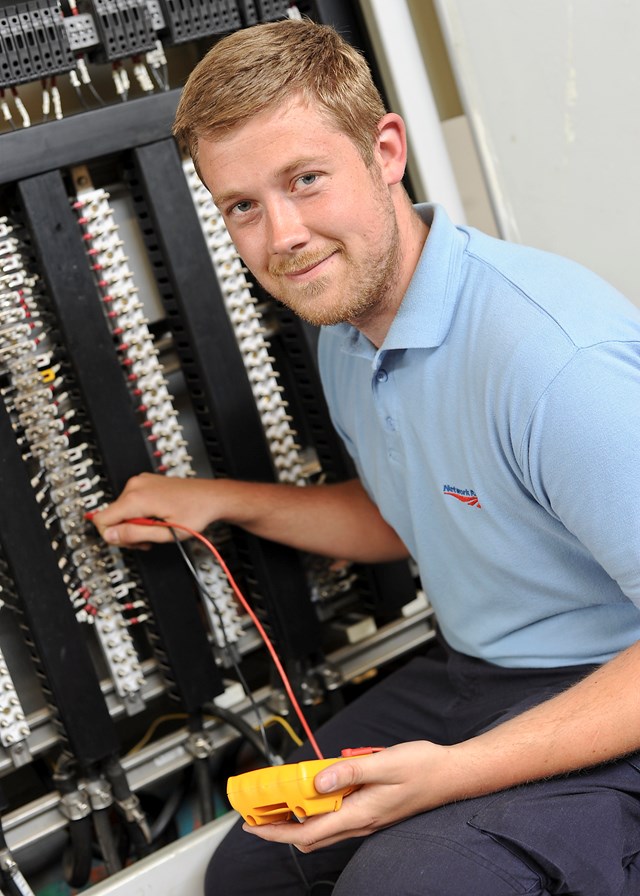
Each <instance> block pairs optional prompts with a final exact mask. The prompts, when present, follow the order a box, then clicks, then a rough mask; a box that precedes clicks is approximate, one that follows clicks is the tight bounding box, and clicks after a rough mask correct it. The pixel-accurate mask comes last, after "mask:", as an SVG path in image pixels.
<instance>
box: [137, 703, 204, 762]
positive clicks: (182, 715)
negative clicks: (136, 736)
mask: <svg viewBox="0 0 640 896" xmlns="http://www.w3.org/2000/svg"><path fill="white" fill-rule="evenodd" d="M188 718H189V716H188V715H187V713H186V712H174V713H169V714H168V715H166V716H158V718H157V719H155V720H154V721H153V722H152V723H151V725H149V727H148V728H147V732H146V734H144V736H143V737H141V738H140V740H139V741H138V743H137V744H136V745H135V746H134V747H131V749H130V750H129V752H128V753H127V756H130V755H131V754H132V753H137V752H138V751H139V750H141V749H142V748H143V747H146V745H147V744H148V743H149V741H150V740H151V738H152V737H153V735H154V734H155V733H156V730H157V729H158V727H159V726H160V725H162V724H163V723H164V722H174V721H177V720H178V719H188Z"/></svg>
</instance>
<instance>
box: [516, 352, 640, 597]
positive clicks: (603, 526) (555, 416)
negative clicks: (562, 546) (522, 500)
mask: <svg viewBox="0 0 640 896" xmlns="http://www.w3.org/2000/svg"><path fill="white" fill-rule="evenodd" d="M639 445H640V343H634V342H620V343H617V342H614V343H603V344H600V345H597V346H592V347H589V348H584V349H581V350H579V351H577V352H576V353H575V355H574V356H573V357H572V359H571V360H570V361H569V362H568V363H567V364H566V365H565V367H564V368H563V369H562V370H561V371H560V372H559V373H558V375H557V376H556V377H555V379H554V380H553V382H552V383H551V384H550V385H549V386H548V388H547V389H546V391H545V393H544V395H543V396H542V397H541V398H540V400H539V401H538V403H537V405H536V407H535V410H534V412H533V414H532V416H531V420H530V425H529V426H528V428H527V430H526V432H525V436H524V439H523V442H522V446H521V458H522V461H521V462H522V468H523V470H524V471H525V475H526V476H528V477H529V483H528V484H529V487H530V488H531V491H532V493H533V494H534V495H535V497H536V498H537V500H538V501H539V502H540V503H541V504H542V505H543V506H544V507H546V509H547V510H548V511H549V513H551V514H553V515H554V516H556V517H557V518H558V519H559V520H560V521H561V522H562V523H563V525H564V526H565V527H566V528H567V529H568V530H569V532H571V533H572V534H573V535H574V536H575V537H576V538H577V539H578V540H579V541H580V542H581V543H582V544H583V545H584V546H585V548H586V549H587V550H588V551H589V552H590V553H591V554H592V556H593V557H594V558H595V560H596V561H597V562H598V563H599V564H600V565H601V566H602V568H603V569H604V570H605V571H606V572H607V574H608V575H609V576H611V578H613V579H614V580H615V581H616V582H617V583H618V585H619V586H620V588H621V590H622V591H623V593H624V594H625V595H626V596H627V597H628V598H630V599H631V600H632V601H633V602H634V603H635V604H636V605H637V606H638V607H640V448H639Z"/></svg>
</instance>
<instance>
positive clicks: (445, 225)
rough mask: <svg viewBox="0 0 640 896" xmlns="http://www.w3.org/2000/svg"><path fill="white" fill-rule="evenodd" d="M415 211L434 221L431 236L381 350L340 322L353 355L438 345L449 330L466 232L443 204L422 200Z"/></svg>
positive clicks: (347, 348) (345, 345)
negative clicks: (460, 228) (455, 221)
mask: <svg viewBox="0 0 640 896" xmlns="http://www.w3.org/2000/svg"><path fill="white" fill-rule="evenodd" d="M415 209H416V211H417V212H418V214H419V215H420V217H421V218H422V220H423V221H424V222H425V224H428V225H429V235H428V236H427V239H426V242H425V244H424V248H423V250H422V253H421V255H420V259H419V260H418V265H417V267H416V269H415V271H414V274H413V277H412V278H411V282H410V283H409V287H408V289H407V292H406V293H405V296H404V299H403V300H402V304H401V305H400V308H399V309H398V312H397V314H396V316H395V318H394V319H393V323H392V324H391V327H390V328H389V332H388V333H387V336H386V338H385V340H384V342H383V344H382V345H381V347H380V349H379V350H376V349H375V347H374V346H373V345H372V344H371V343H370V342H369V340H368V339H367V338H366V336H364V335H363V334H362V333H360V331H359V330H357V329H356V328H355V327H352V326H351V324H337V325H336V326H335V330H337V331H342V337H343V343H342V346H343V350H344V351H346V352H348V353H349V354H351V355H360V356H362V357H366V358H371V359H373V358H380V357H381V356H382V354H383V353H384V352H386V351H389V350H392V349H405V348H437V346H439V345H441V344H442V342H443V341H444V339H445V337H446V335H447V333H448V332H449V328H450V326H451V322H452V320H453V313H454V311H455V306H456V300H457V294H458V283H459V275H460V266H461V261H462V254H463V252H464V247H465V245H466V242H467V234H466V233H465V232H464V231H462V230H458V229H457V228H456V227H455V226H454V225H453V223H452V222H451V220H450V219H449V217H448V215H447V213H446V212H445V210H444V209H443V208H442V206H440V205H436V204H432V203H421V204H419V205H416V206H415Z"/></svg>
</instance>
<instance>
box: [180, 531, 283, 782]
mask: <svg viewBox="0 0 640 896" xmlns="http://www.w3.org/2000/svg"><path fill="white" fill-rule="evenodd" d="M169 531H170V532H171V534H172V535H173V539H174V541H175V543H176V545H177V547H178V550H179V551H180V553H181V555H182V559H183V560H184V562H185V564H186V566H187V569H188V570H189V572H190V573H191V575H192V576H193V578H194V580H195V582H196V585H197V586H198V590H199V591H200V593H201V594H202V596H203V597H204V599H205V600H207V601H209V603H210V604H211V606H212V607H213V609H214V612H215V613H216V615H217V617H218V621H219V623H220V631H221V632H222V638H223V640H224V646H225V648H226V650H227V655H228V656H229V657H230V658H231V662H232V663H233V668H234V670H235V673H236V675H237V676H238V681H239V682H240V685H241V687H242V690H243V691H244V693H245V694H246V696H247V698H248V699H249V702H250V703H251V706H252V708H253V710H254V712H255V714H256V718H257V720H258V730H259V731H260V734H261V735H262V740H263V742H264V753H266V754H267V755H269V754H270V752H271V751H270V748H269V741H268V740H267V733H266V731H265V730H264V725H263V724H262V717H261V715H260V709H259V708H258V704H257V703H256V701H255V699H254V697H253V694H252V693H251V688H250V687H249V685H248V684H247V681H246V679H245V677H244V675H243V674H242V670H241V669H240V666H239V664H238V663H237V661H236V658H235V653H234V651H233V648H232V647H231V644H230V643H229V639H228V638H227V632H226V629H225V625H224V619H223V618H222V613H221V612H220V607H219V606H218V604H217V603H216V601H215V599H214V598H213V595H212V594H210V593H209V590H208V589H207V588H206V587H205V586H204V584H203V582H202V580H201V578H200V576H199V574H198V570H197V569H196V568H195V566H194V565H193V563H192V562H191V558H190V557H189V555H188V554H187V552H186V551H185V549H184V546H183V544H182V543H181V541H180V539H179V538H178V533H177V532H176V531H175V529H173V528H171V527H169ZM274 764H275V763H274V762H271V765H274Z"/></svg>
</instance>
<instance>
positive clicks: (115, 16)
mask: <svg viewBox="0 0 640 896" xmlns="http://www.w3.org/2000/svg"><path fill="white" fill-rule="evenodd" d="M78 11H79V12H80V13H82V14H86V13H89V14H91V15H93V19H94V21H95V25H96V30H97V32H98V37H99V40H100V44H99V46H98V47H97V48H96V49H95V50H90V51H89V57H90V58H91V60H92V61H93V62H117V61H118V60H120V59H126V58H128V57H131V56H136V55H138V54H140V53H148V52H150V51H151V50H153V49H154V47H155V45H156V40H157V38H156V32H155V30H154V27H153V19H152V15H151V12H150V10H149V8H148V7H147V4H146V3H145V2H144V0H80V2H79V3H78Z"/></svg>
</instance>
